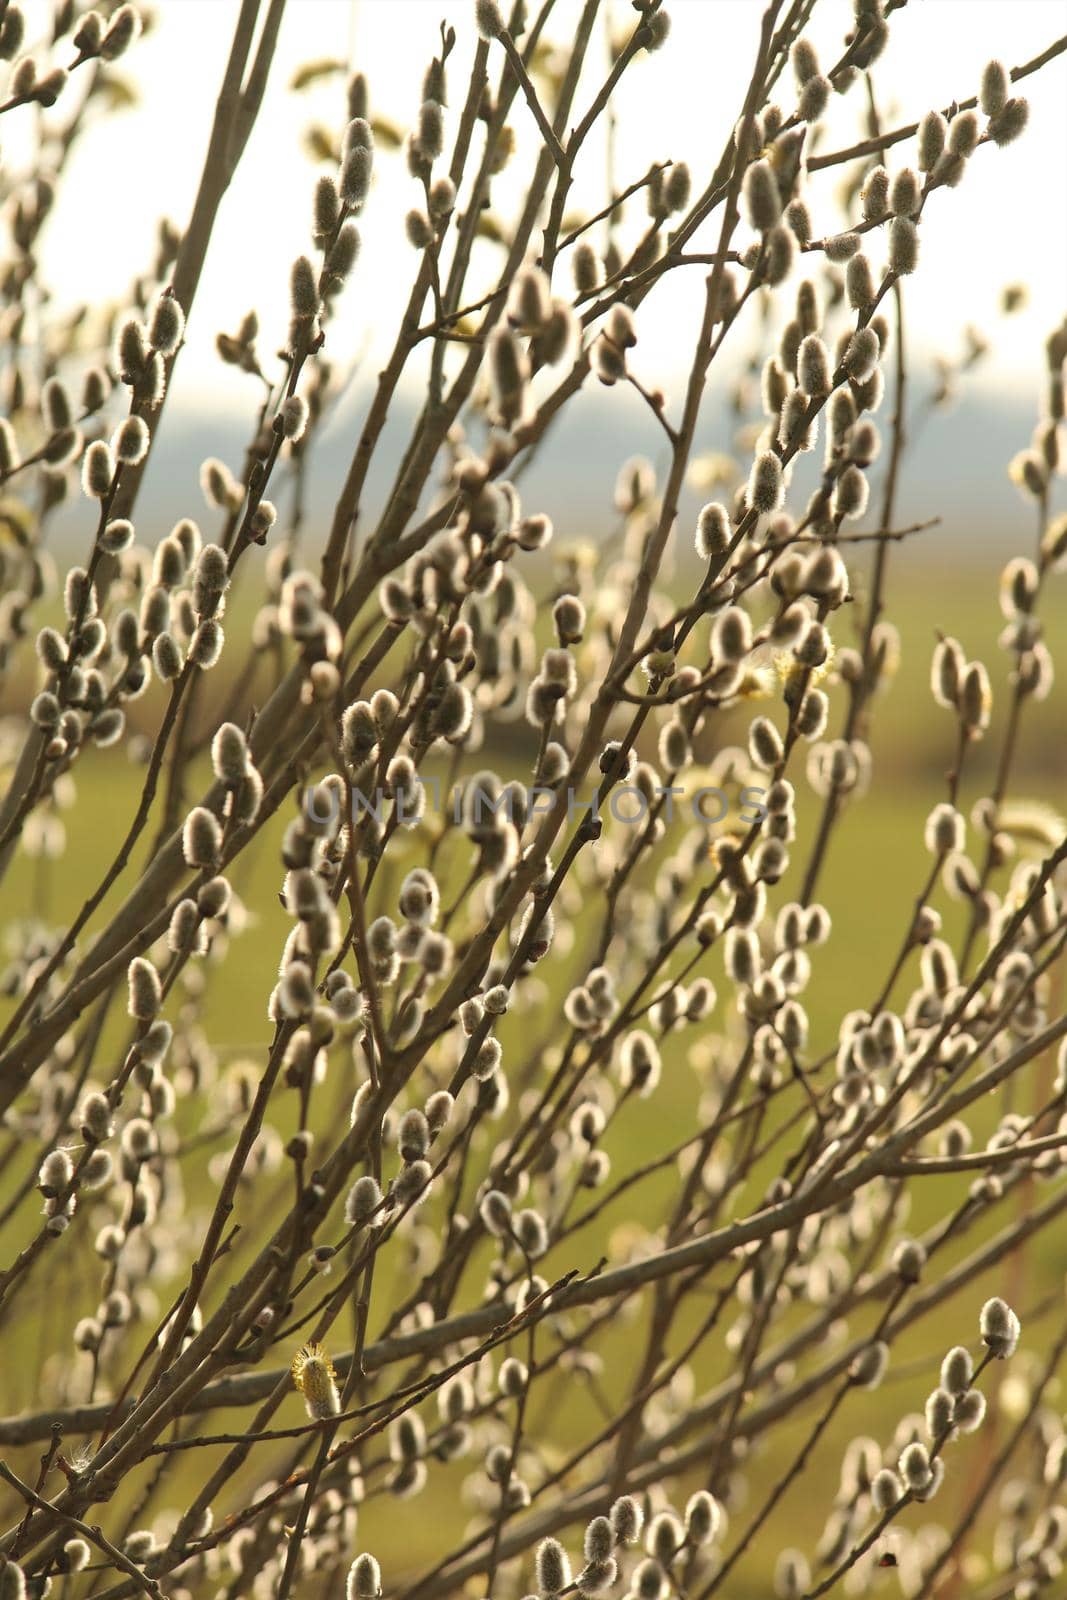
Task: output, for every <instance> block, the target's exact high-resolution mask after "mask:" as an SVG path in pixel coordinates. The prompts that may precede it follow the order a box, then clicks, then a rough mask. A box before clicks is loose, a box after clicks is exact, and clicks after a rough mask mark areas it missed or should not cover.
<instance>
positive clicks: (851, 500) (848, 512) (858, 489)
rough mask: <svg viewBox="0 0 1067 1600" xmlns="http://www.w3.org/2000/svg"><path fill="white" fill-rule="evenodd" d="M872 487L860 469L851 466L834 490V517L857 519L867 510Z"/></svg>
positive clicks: (847, 468)
mask: <svg viewBox="0 0 1067 1600" xmlns="http://www.w3.org/2000/svg"><path fill="white" fill-rule="evenodd" d="M869 494H870V486H869V484H868V483H867V479H866V478H865V477H864V475H863V473H862V472H861V471H860V469H859V467H857V466H855V465H854V464H850V465H849V466H847V467H846V468H845V470H844V472H843V473H842V474H841V476H840V477H839V478H838V480H837V484H836V486H835V488H834V515H835V516H836V517H848V518H852V519H856V518H859V517H862V516H863V514H864V512H865V511H866V510H867V500H868V496H869Z"/></svg>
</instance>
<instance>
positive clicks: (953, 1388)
mask: <svg viewBox="0 0 1067 1600" xmlns="http://www.w3.org/2000/svg"><path fill="white" fill-rule="evenodd" d="M973 1376H974V1363H973V1362H972V1361H971V1355H970V1351H969V1350H966V1349H965V1348H964V1346H963V1345H956V1346H955V1347H954V1348H953V1349H951V1350H950V1351H949V1353H948V1355H947V1356H946V1357H945V1359H944V1361H942V1363H941V1387H942V1388H943V1389H945V1390H947V1391H948V1393H949V1394H965V1393H966V1391H967V1390H968V1389H969V1388H970V1386H971V1379H972V1377H973Z"/></svg>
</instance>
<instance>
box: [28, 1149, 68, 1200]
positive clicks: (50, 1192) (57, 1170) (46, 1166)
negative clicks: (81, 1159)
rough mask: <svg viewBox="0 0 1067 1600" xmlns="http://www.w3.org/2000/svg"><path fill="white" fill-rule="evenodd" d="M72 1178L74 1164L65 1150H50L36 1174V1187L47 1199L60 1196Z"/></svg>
mask: <svg viewBox="0 0 1067 1600" xmlns="http://www.w3.org/2000/svg"><path fill="white" fill-rule="evenodd" d="M73 1176H74V1163H73V1162H72V1161H71V1159H70V1156H69V1155H68V1154H67V1152H66V1151H65V1150H50V1151H49V1152H48V1154H47V1155H46V1156H45V1158H44V1160H43V1161H42V1162H41V1166H40V1170H39V1171H38V1173H37V1187H38V1189H40V1191H41V1193H42V1194H43V1195H45V1196H46V1198H47V1197H54V1196H55V1195H57V1194H60V1193H61V1192H62V1191H63V1190H64V1189H65V1188H66V1187H67V1185H68V1184H69V1183H70V1181H71V1179H72V1178H73Z"/></svg>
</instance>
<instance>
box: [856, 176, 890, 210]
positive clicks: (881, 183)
mask: <svg viewBox="0 0 1067 1600" xmlns="http://www.w3.org/2000/svg"><path fill="white" fill-rule="evenodd" d="M862 203H863V217H864V221H865V222H881V220H882V218H883V217H884V216H885V214H886V212H887V211H888V210H889V174H888V172H887V171H886V170H885V168H884V167H872V168H871V170H870V172H868V174H867V177H866V179H865V181H864V185H863V191H862Z"/></svg>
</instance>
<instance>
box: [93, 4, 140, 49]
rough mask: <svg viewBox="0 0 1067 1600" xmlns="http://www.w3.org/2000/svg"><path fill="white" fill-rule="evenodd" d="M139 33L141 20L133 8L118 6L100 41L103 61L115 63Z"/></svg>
mask: <svg viewBox="0 0 1067 1600" xmlns="http://www.w3.org/2000/svg"><path fill="white" fill-rule="evenodd" d="M140 31H141V18H140V16H139V15H138V12H137V10H136V8H135V7H134V6H131V5H124V6H119V8H118V10H117V11H116V12H115V13H114V14H113V16H112V18H111V22H110V24H109V26H108V30H107V32H106V33H105V34H104V37H103V38H102V39H101V41H100V54H101V55H102V56H103V58H104V60H105V61H117V60H118V58H119V56H121V55H124V54H125V52H126V51H127V50H128V49H129V47H130V45H131V44H132V43H133V41H134V40H135V39H136V38H137V36H138V34H139V33H140Z"/></svg>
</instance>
